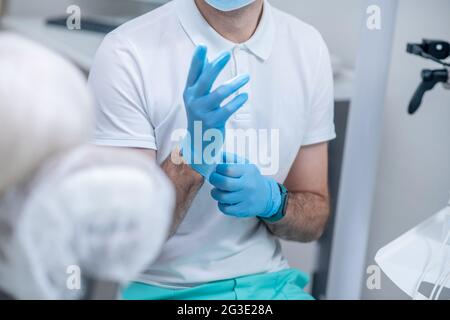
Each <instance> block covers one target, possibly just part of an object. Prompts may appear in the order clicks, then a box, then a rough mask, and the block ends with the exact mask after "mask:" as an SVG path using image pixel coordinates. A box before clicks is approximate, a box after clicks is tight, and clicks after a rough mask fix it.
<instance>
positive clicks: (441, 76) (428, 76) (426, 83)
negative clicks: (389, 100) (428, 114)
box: [406, 39, 450, 114]
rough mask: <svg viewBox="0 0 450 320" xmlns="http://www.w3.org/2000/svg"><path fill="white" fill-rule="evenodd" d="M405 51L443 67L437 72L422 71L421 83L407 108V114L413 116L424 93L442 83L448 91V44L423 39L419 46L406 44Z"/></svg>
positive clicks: (449, 45) (449, 77) (449, 54)
mask: <svg viewBox="0 0 450 320" xmlns="http://www.w3.org/2000/svg"><path fill="white" fill-rule="evenodd" d="M406 51H407V52H408V53H410V54H414V55H417V56H420V57H422V58H425V59H428V60H432V61H434V62H436V63H439V64H441V65H442V66H444V67H445V68H444V69H439V70H429V69H425V70H422V82H421V84H420V85H419V87H418V88H417V90H416V92H415V93H414V96H413V97H412V99H411V102H410V104H409V108H408V112H409V113H410V114H414V113H415V112H416V111H417V110H418V109H419V108H420V105H421V104H422V100H423V97H424V95H425V93H426V92H427V91H430V90H432V89H433V88H434V87H435V86H436V84H438V83H442V84H443V85H444V88H446V89H448V90H450V72H449V70H450V69H449V68H450V62H446V61H445V59H447V58H449V57H450V43H448V42H445V41H440V40H427V39H425V40H423V42H422V43H421V44H418V43H408V45H407V48H406Z"/></svg>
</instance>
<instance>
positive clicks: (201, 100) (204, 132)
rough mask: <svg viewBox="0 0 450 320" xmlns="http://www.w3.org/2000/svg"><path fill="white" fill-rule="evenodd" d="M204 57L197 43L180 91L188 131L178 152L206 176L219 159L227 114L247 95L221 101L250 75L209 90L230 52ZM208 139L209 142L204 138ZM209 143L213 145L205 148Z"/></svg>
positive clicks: (247, 80)
mask: <svg viewBox="0 0 450 320" xmlns="http://www.w3.org/2000/svg"><path fill="white" fill-rule="evenodd" d="M206 56H207V49H206V47H205V46H198V47H197V49H196V50H195V53H194V56H193V58H192V63H191V67H190V71H189V76H188V80H187V83H186V88H185V90H184V95H183V98H184V105H185V108H186V114H187V120H188V124H187V130H188V133H189V134H188V135H187V136H186V138H185V139H184V140H183V142H182V153H183V157H184V159H185V160H186V161H187V162H188V163H189V164H190V165H191V167H192V168H193V169H194V170H196V171H197V172H199V173H200V174H201V175H203V176H204V177H205V178H208V177H209V175H210V174H211V172H212V171H213V170H214V167H215V164H216V163H217V162H218V160H219V161H220V157H221V153H222V151H221V148H222V146H223V143H224V139H225V124H226V122H227V120H228V119H229V118H230V117H231V115H233V113H235V112H236V111H237V110H238V109H239V108H241V107H242V106H243V105H244V104H245V102H247V100H248V94H247V93H241V94H239V95H237V96H236V97H234V98H233V99H231V101H229V102H227V103H226V104H224V105H222V104H223V102H224V100H225V99H227V98H228V97H230V96H231V95H233V94H235V93H236V92H237V91H238V90H239V89H240V88H242V87H243V86H244V85H246V84H247V83H248V82H249V80H250V77H249V75H241V76H238V77H236V78H235V79H233V80H230V81H228V82H226V83H225V84H223V85H221V86H219V87H218V88H217V89H216V90H214V91H212V92H211V88H212V86H213V84H214V82H215V81H216V79H217V77H218V76H219V74H220V72H221V71H222V70H223V69H224V67H225V66H226V64H227V63H228V62H229V61H230V57H231V55H230V53H229V52H225V53H223V54H221V55H220V56H219V57H218V58H217V59H215V60H214V61H212V62H208V61H207V58H206ZM208 131H209V132H208ZM210 136H212V137H210ZM217 137H219V138H217ZM208 139H211V140H212V141H204V140H208ZM212 142H213V143H214V148H213V149H212V148H207V147H208V145H210V144H211V143H212ZM211 149H212V150H211ZM211 151H212V152H211Z"/></svg>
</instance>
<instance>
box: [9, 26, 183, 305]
mask: <svg viewBox="0 0 450 320" xmlns="http://www.w3.org/2000/svg"><path fill="white" fill-rule="evenodd" d="M0 70H2V72H0V101H1V103H0V119H1V122H2V125H1V126H0V168H1V170H0V299H39V300H40V299H114V298H118V297H119V290H120V287H121V286H122V285H124V284H126V283H128V282H129V281H131V280H133V279H134V278H135V277H136V276H137V275H138V273H139V272H140V271H141V270H143V269H144V268H145V267H146V266H147V265H148V264H151V263H152V261H153V260H154V259H155V258H156V256H157V255H158V254H159V251H160V249H161V248H162V245H163V243H164V242H165V240H166V239H167V237H168V234H169V227H170V224H171V220H172V212H173V208H174V191H173V189H172V186H171V184H170V182H169V180H168V178H167V177H166V176H165V175H164V174H163V172H162V170H161V169H160V168H159V167H158V166H157V165H156V164H154V163H152V162H151V161H149V160H148V159H147V158H145V157H144V156H143V155H141V154H140V153H138V152H136V151H123V150H116V149H107V148H98V147H93V146H89V145H87V141H88V137H89V135H90V132H91V131H90V128H91V124H92V117H93V115H92V108H91V101H90V97H89V94H88V92H87V89H86V84H85V79H84V77H83V76H82V75H81V73H80V72H79V71H78V70H77V69H76V68H75V67H74V66H72V65H71V64H70V63H68V62H67V61H65V60H64V59H62V58H61V57H59V56H57V55H56V54H54V53H53V52H51V51H49V50H47V49H46V48H43V47H41V46H39V45H36V44H34V43H32V42H30V41H28V40H25V39H23V38H20V37H17V36H15V35H13V34H8V33H1V32H0Z"/></svg>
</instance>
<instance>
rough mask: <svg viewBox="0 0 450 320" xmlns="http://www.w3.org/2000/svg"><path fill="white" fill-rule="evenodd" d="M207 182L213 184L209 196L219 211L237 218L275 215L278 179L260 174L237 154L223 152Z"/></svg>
mask: <svg viewBox="0 0 450 320" xmlns="http://www.w3.org/2000/svg"><path fill="white" fill-rule="evenodd" d="M209 182H210V183H211V184H212V185H213V186H214V187H215V188H214V189H213V190H212V191H211V196H212V197H213V198H214V200H216V201H218V206H219V209H220V211H221V212H223V213H224V214H226V215H230V216H235V217H239V218H249V217H261V218H270V217H272V216H274V215H275V214H276V213H277V211H278V209H279V208H280V205H281V192H280V188H279V186H278V184H277V182H276V181H275V180H274V179H272V178H268V177H264V176H262V175H261V173H260V171H259V169H258V168H257V167H256V166H255V165H254V164H251V163H249V162H248V161H247V160H242V159H240V158H239V157H238V156H236V155H230V154H225V155H224V163H221V164H218V165H217V166H216V168H215V171H214V172H213V173H212V174H211V176H210V178H209Z"/></svg>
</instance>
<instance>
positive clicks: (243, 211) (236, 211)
mask: <svg viewBox="0 0 450 320" xmlns="http://www.w3.org/2000/svg"><path fill="white" fill-rule="evenodd" d="M218 206H219V210H220V211H221V212H222V213H224V214H226V215H228V216H234V217H241V218H247V217H249V216H250V213H249V208H247V207H246V206H245V204H244V203H242V202H241V203H238V204H234V205H227V204H224V203H220V202H219V204H218Z"/></svg>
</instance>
